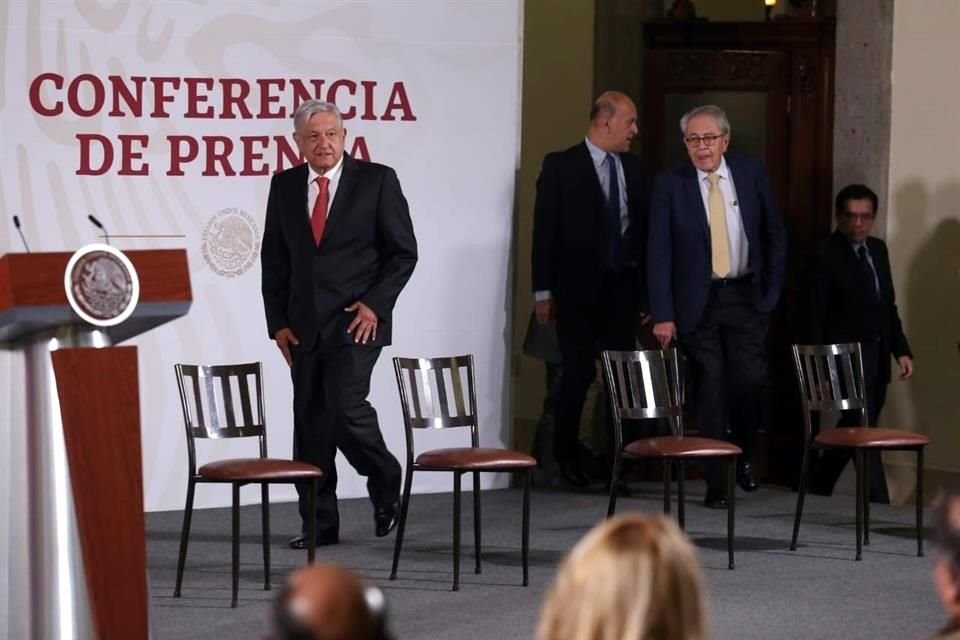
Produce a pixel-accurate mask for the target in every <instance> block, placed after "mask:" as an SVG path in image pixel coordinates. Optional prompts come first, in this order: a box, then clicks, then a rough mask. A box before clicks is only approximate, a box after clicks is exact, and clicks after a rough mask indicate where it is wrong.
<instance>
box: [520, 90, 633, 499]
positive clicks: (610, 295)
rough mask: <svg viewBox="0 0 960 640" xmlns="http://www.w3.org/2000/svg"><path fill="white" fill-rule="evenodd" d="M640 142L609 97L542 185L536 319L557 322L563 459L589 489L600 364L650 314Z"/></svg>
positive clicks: (574, 480) (626, 102) (558, 441)
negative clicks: (588, 412) (589, 424)
mask: <svg viewBox="0 0 960 640" xmlns="http://www.w3.org/2000/svg"><path fill="white" fill-rule="evenodd" d="M636 134H637V108H636V106H635V105H634V104H633V101H632V100H631V99H630V98H629V97H627V96H626V95H624V94H622V93H619V92H616V91H608V92H606V93H604V94H602V95H600V96H599V97H598V98H597V99H596V101H595V102H594V105H593V108H592V109H591V112H590V127H589V129H588V131H587V135H586V139H585V140H584V141H583V142H581V143H579V144H577V145H574V146H572V147H570V148H569V149H566V150H564V151H557V152H554V153H550V154H548V155H547V156H546V157H545V158H544V159H543V169H542V170H541V172H540V177H539V179H538V180H537V200H536V205H535V207H534V220H533V251H532V256H531V258H532V267H533V294H534V297H535V300H536V305H535V313H536V318H537V321H538V322H539V323H540V324H542V325H545V326H548V325H551V324H553V323H556V329H557V340H558V343H559V347H560V356H561V365H560V381H559V383H558V389H557V393H556V398H557V399H556V407H555V418H554V424H555V427H554V429H555V437H554V454H555V456H556V458H557V462H558V464H559V467H560V472H561V474H562V475H563V477H564V478H565V479H566V480H567V481H568V482H570V483H571V484H573V485H575V486H586V485H587V484H588V478H587V477H586V474H585V473H584V470H583V468H582V466H581V460H580V458H581V455H580V454H581V449H582V447H581V445H580V443H579V440H578V437H577V436H578V433H579V429H580V414H581V413H582V411H583V404H584V401H585V399H586V394H587V390H588V388H589V387H590V384H591V383H592V382H593V379H594V377H595V375H596V360H597V357H598V356H599V354H600V351H601V350H602V349H622V350H629V349H634V348H635V347H636V338H637V334H638V333H639V330H640V325H641V322H642V321H643V318H642V317H641V310H645V309H646V291H645V289H646V286H645V284H646V282H645V279H644V276H643V268H644V264H645V261H644V251H645V247H646V225H647V213H646V211H647V204H648V189H647V186H646V181H645V174H644V172H643V171H642V169H641V166H640V161H639V160H638V159H637V158H636V157H635V156H633V155H631V154H630V153H628V151H629V149H630V142H631V140H632V139H633V137H634V136H635V135H636ZM644 318H645V315H644ZM609 423H610V421H609V420H608V425H607V428H608V436H610V437H609V440H610V443H611V446H612V442H613V438H612V433H610V427H611V425H610V424H609Z"/></svg>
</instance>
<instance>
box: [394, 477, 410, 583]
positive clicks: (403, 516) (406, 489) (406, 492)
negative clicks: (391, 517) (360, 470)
mask: <svg viewBox="0 0 960 640" xmlns="http://www.w3.org/2000/svg"><path fill="white" fill-rule="evenodd" d="M412 484H413V467H412V466H410V465H409V464H408V465H407V473H406V478H404V482H403V500H402V501H401V502H400V522H399V523H398V524H397V539H396V540H395V541H394V543H393V568H392V569H391V570H390V579H391V580H396V579H397V565H399V564H400V549H401V548H402V547H403V530H404V529H405V528H406V526H407V508H408V507H409V506H410V486H411V485H412Z"/></svg>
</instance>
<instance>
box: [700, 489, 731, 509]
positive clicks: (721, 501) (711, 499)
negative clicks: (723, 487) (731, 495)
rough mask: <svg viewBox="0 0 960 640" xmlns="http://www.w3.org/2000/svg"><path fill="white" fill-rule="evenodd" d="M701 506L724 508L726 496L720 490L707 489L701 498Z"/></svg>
mask: <svg viewBox="0 0 960 640" xmlns="http://www.w3.org/2000/svg"><path fill="white" fill-rule="evenodd" d="M703 506H705V507H706V508H707V509H726V508H727V498H726V497H725V496H724V495H723V492H721V491H713V490H711V489H707V495H706V496H704V498H703Z"/></svg>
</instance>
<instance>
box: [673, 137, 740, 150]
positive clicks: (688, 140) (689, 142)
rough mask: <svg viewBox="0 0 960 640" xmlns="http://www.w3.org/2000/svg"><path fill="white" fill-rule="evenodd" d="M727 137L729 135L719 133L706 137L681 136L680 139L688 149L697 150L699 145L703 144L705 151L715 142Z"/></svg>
mask: <svg viewBox="0 0 960 640" xmlns="http://www.w3.org/2000/svg"><path fill="white" fill-rule="evenodd" d="M727 135H730V134H729V133H720V134H710V135H706V136H681V137H680V139H681V140H683V144H685V145H686V146H687V148H688V149H699V148H700V144H701V143H703V146H705V147H706V148H707V149H712V148H713V146H714V145H715V144H716V143H717V140H719V139H720V138H722V137H724V136H727Z"/></svg>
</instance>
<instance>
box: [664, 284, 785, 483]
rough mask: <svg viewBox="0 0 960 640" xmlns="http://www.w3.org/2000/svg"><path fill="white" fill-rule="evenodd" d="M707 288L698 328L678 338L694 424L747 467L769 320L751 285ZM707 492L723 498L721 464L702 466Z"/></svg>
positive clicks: (761, 392)
mask: <svg viewBox="0 0 960 640" xmlns="http://www.w3.org/2000/svg"><path fill="white" fill-rule="evenodd" d="M720 284H721V283H715V284H713V285H711V288H710V296H709V298H708V300H707V305H706V308H705V309H704V312H703V317H702V318H701V319H700V323H699V324H698V325H697V328H696V329H694V330H693V331H692V332H690V333H685V334H683V335H681V336H680V338H679V342H680V348H681V351H682V352H683V354H684V355H685V356H686V358H687V361H688V364H689V365H690V368H691V370H692V371H691V373H692V374H693V380H694V384H695V387H696V401H697V420H698V422H699V424H700V432H701V433H702V434H703V435H704V436H705V437H708V438H717V439H720V440H726V439H727V425H728V424H729V426H730V433H731V436H732V437H731V438H730V439H731V440H732V441H733V442H734V443H735V444H736V445H737V446H739V447H740V448H741V449H743V456H742V460H744V461H747V462H750V461H752V460H753V456H754V453H755V450H756V439H757V431H758V430H759V428H760V423H761V420H762V419H763V403H764V392H765V388H766V384H767V348H766V342H767V331H768V328H769V316H768V314H765V313H760V312H759V311H757V310H756V309H755V308H754V306H753V286H752V284H751V283H750V282H749V280H732V281H725V282H724V286H720ZM704 476H705V478H706V481H707V489H708V490H709V491H711V492H715V493H721V494H722V493H726V491H725V487H726V483H725V482H724V476H723V467H722V465H721V463H720V462H715V461H709V462H706V463H705V464H704Z"/></svg>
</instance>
